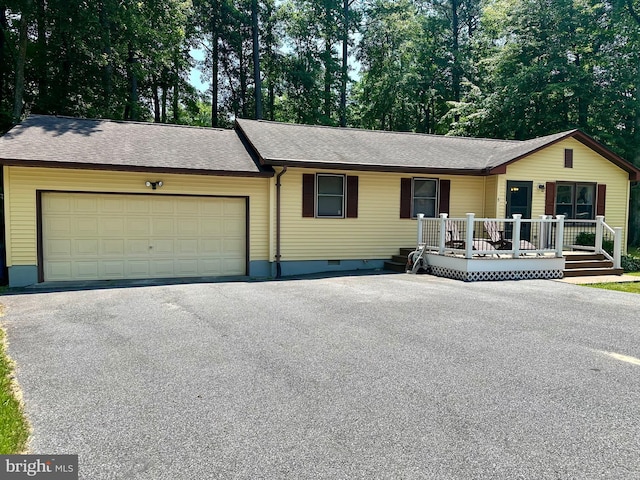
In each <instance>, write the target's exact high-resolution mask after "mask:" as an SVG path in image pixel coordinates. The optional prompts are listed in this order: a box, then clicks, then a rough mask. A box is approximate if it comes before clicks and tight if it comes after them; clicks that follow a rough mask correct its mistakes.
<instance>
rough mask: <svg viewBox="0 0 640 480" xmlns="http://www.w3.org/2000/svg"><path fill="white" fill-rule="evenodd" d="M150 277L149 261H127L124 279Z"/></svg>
mask: <svg viewBox="0 0 640 480" xmlns="http://www.w3.org/2000/svg"><path fill="white" fill-rule="evenodd" d="M150 276H151V265H150V262H149V260H127V261H126V264H125V277H127V278H149V277H150Z"/></svg>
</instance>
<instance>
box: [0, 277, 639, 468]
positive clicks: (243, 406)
mask: <svg viewBox="0 0 640 480" xmlns="http://www.w3.org/2000/svg"><path fill="white" fill-rule="evenodd" d="M0 302H2V303H4V304H5V306H6V308H7V313H6V316H5V318H4V319H2V320H3V323H4V324H5V326H6V327H7V329H8V335H9V341H10V348H9V351H10V354H11V355H12V356H13V358H14V359H15V360H16V361H17V363H18V365H19V369H18V380H19V382H20V384H21V386H22V388H23V391H24V398H25V402H26V408H27V413H28V416H29V418H30V419H31V422H32V424H33V429H34V432H33V438H32V441H31V450H32V452H33V453H57V454H66V453H77V454H79V455H80V472H81V475H80V476H81V478H84V479H91V480H100V479H153V480H155V479H217V478H221V479H227V478H238V479H260V478H265V479H280V478H282V479H307V478H308V479H325V478H326V479H358V478H367V479H369V478H376V479H386V478H388V479H399V478H404V479H413V478H416V479H418V478H420V479H422V478H428V479H483V478H487V479H509V480H512V479H616V480H620V479H637V478H640V360H637V359H638V358H640V296H638V295H632V294H626V293H620V292H612V291H604V290H596V289H590V288H587V287H581V286H576V285H570V284H566V283H561V282H553V281H544V280H540V281H537V280H532V281H521V282H499V283H498V282H479V283H462V282H457V281H453V280H446V279H437V278H434V277H431V276H427V275H422V276H412V275H404V274H400V275H374V276H346V277H334V278H316V279H302V280H290V281H279V282H254V283H210V284H194V285H164V286H155V287H153V286H152V287H140V288H125V289H105V290H92V291H69V292H54V293H36V294H25V295H16V296H4V297H2V298H0Z"/></svg>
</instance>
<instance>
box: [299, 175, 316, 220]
mask: <svg viewBox="0 0 640 480" xmlns="http://www.w3.org/2000/svg"><path fill="white" fill-rule="evenodd" d="M315 190H316V176H315V175H314V174H313V173H304V174H303V175H302V216H303V217H315V216H316V211H315V210H316V209H315V200H316V198H315V197H316V192H315Z"/></svg>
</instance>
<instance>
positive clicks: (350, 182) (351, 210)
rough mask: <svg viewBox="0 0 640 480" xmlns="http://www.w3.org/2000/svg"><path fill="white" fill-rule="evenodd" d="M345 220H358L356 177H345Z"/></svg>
mask: <svg viewBox="0 0 640 480" xmlns="http://www.w3.org/2000/svg"><path fill="white" fill-rule="evenodd" d="M347 218H358V177H356V176H351V175H348V176H347Z"/></svg>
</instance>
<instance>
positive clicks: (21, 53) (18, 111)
mask: <svg viewBox="0 0 640 480" xmlns="http://www.w3.org/2000/svg"><path fill="white" fill-rule="evenodd" d="M28 8H29V6H28V5H27V6H25V10H24V11H23V12H22V16H21V18H20V31H19V36H18V57H17V59H16V73H15V80H16V86H15V95H14V99H13V120H14V121H15V122H18V121H20V117H21V116H22V102H23V98H22V97H23V95H24V67H25V63H26V61H27V40H28V36H27V34H28V28H29V13H28V11H27V9H28Z"/></svg>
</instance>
